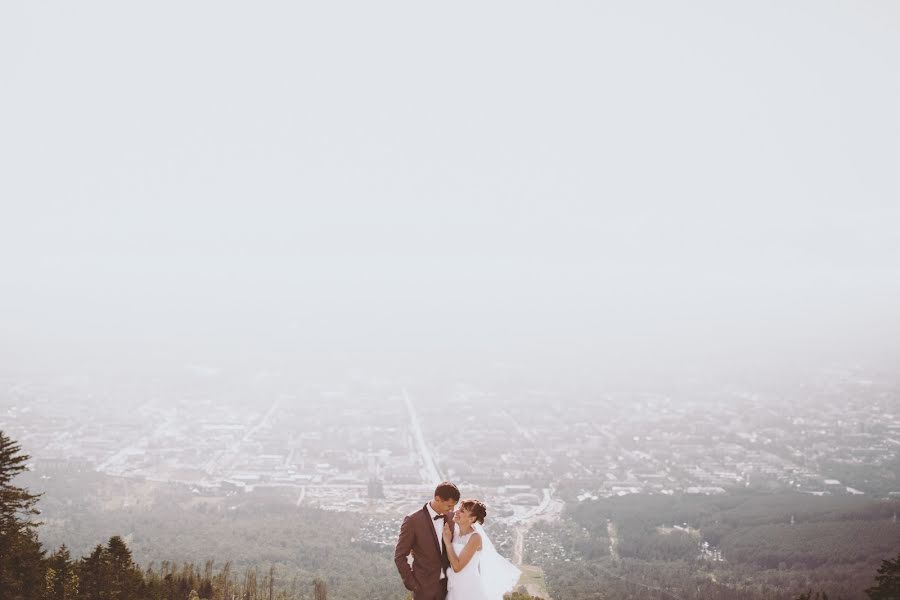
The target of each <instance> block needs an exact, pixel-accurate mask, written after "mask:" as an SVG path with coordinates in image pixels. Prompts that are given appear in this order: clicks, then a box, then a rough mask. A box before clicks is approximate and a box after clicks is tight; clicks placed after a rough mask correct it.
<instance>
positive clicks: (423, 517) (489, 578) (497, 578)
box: [394, 481, 521, 600]
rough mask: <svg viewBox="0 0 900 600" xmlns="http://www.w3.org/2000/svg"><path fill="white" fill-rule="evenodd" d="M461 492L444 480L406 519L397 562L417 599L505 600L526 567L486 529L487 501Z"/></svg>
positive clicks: (402, 528)
mask: <svg viewBox="0 0 900 600" xmlns="http://www.w3.org/2000/svg"><path fill="white" fill-rule="evenodd" d="M459 498H460V494H459V489H458V488H457V487H456V486H455V485H453V484H452V483H450V482H449V481H444V482H443V483H440V484H438V486H437V488H435V490H434V498H433V499H432V500H431V501H430V502H428V503H427V504H425V506H423V507H422V508H421V509H420V510H417V511H415V512H413V513H411V514H409V515H407V516H406V517H405V518H404V519H403V524H402V525H401V526H400V537H399V539H398V540H397V547H396V549H395V550H394V562H395V563H397V570H398V571H400V576H401V577H402V578H403V585H405V586H406V589H408V590H410V591H412V593H413V598H414V600H502V598H503V594H504V593H506V592H508V591H509V590H510V589H512V587H513V586H514V585H515V584H516V582H517V581H518V580H519V575H520V574H521V571H519V569H518V568H516V567H515V565H513V564H512V563H510V562H509V561H508V560H506V559H505V558H503V557H502V556H500V554H498V553H497V550H496V549H495V548H494V546H493V544H491V540H490V538H489V537H488V536H487V534H486V533H485V531H484V527H483V525H484V519H485V517H486V516H487V507H486V506H485V505H484V503H482V502H480V501H478V500H463V501H462V502H459ZM457 503H459V508H456V505H457ZM454 509H455V510H454ZM410 555H412V563H410V561H409V559H408V558H407V557H409V556H410Z"/></svg>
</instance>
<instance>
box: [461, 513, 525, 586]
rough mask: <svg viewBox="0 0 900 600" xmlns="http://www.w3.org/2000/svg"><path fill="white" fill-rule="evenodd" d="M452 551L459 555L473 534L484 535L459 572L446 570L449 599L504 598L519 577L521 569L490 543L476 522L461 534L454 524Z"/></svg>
mask: <svg viewBox="0 0 900 600" xmlns="http://www.w3.org/2000/svg"><path fill="white" fill-rule="evenodd" d="M454 527H455V529H456V531H455V534H454V536H453V550H454V551H455V552H456V556H459V555H460V554H462V551H463V548H465V547H466V543H467V542H468V541H469V539H470V538H471V537H472V534H473V533H476V532H477V533H478V534H479V535H481V548H482V549H481V550H476V551H475V554H473V555H472V558H471V560H469V562H468V564H466V566H465V567H463V570H462V571H460V572H459V573H456V572H454V571H453V569H447V600H502V599H503V594H504V593H505V592H508V591H510V590H511V589H512V588H513V586H514V585H515V584H516V581H518V579H519V575H520V573H521V571H519V569H518V568H516V566H515V565H513V564H512V563H511V562H509V561H508V560H506V559H505V558H503V557H502V556H500V555H499V554H498V553H497V551H496V550H495V549H494V546H493V544H491V540H490V538H488V536H487V534H486V533H485V532H484V528H483V527H482V526H481V525H479V524H477V523H476V524H475V526H474V527H475V531H473V532H471V533H468V534H467V535H463V536H461V535H459V526H454Z"/></svg>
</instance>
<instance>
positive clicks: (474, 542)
mask: <svg viewBox="0 0 900 600" xmlns="http://www.w3.org/2000/svg"><path fill="white" fill-rule="evenodd" d="M447 527H448V528H449V525H447ZM448 537H449V536H448V535H444V546H445V547H446V548H447V558H449V559H450V566H451V567H453V572H454V573H459V572H460V571H462V570H463V569H465V568H466V565H467V564H469V561H470V560H472V557H473V556H475V551H476V550H481V536H480V535H478V534H477V533H473V534H472V537H470V538H469V541H468V542H467V543H466V545H465V547H464V548H463V549H462V552H460V553H459V556H457V555H456V550H454V549H453V543H452V542H448V541H447V538H448Z"/></svg>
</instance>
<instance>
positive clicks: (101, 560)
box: [78, 544, 109, 600]
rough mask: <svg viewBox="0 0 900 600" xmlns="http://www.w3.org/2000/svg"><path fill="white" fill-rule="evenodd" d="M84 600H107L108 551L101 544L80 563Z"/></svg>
mask: <svg viewBox="0 0 900 600" xmlns="http://www.w3.org/2000/svg"><path fill="white" fill-rule="evenodd" d="M78 577H79V579H80V580H81V590H80V591H81V598H82V600H105V599H106V597H107V593H108V589H109V572H108V569H107V563H106V549H105V548H104V547H103V546H100V545H99V544H98V545H97V546H95V547H94V549H93V550H92V551H91V553H90V554H89V555H88V556H85V557H84V558H82V559H81V561H79V563H78Z"/></svg>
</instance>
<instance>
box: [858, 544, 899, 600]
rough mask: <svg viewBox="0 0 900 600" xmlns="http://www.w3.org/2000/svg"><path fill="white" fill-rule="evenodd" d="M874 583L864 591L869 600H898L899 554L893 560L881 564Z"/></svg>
mask: <svg viewBox="0 0 900 600" xmlns="http://www.w3.org/2000/svg"><path fill="white" fill-rule="evenodd" d="M875 582H876V583H875V586H874V587H871V588H869V589H867V590H866V595H867V596H868V597H869V598H870V600H900V554H898V555H897V558H895V559H894V560H884V561H882V562H881V566H880V567H879V568H878V575H876V576H875Z"/></svg>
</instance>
